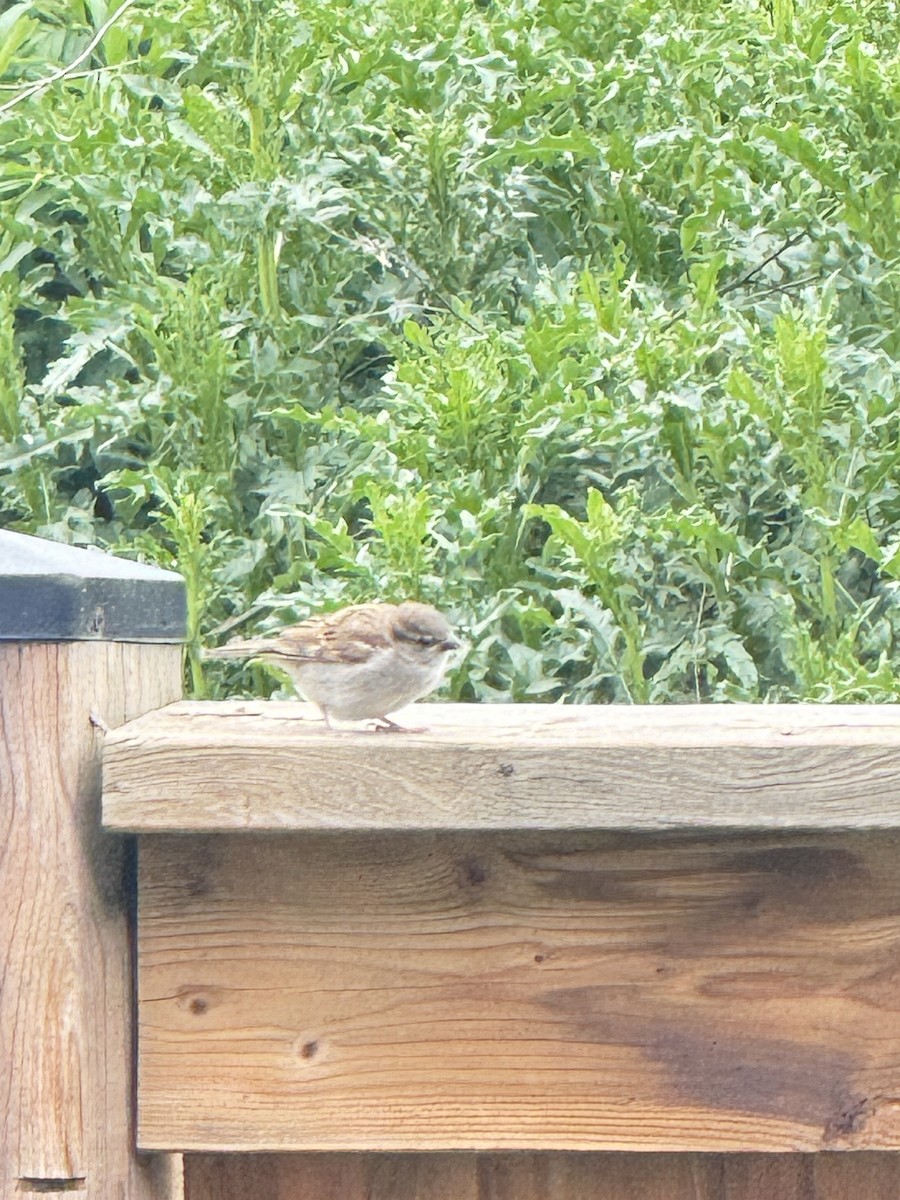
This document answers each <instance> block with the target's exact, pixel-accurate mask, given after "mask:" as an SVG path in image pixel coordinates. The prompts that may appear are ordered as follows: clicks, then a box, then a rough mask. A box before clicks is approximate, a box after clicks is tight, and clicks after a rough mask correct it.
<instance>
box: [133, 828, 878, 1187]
mask: <svg viewBox="0 0 900 1200" xmlns="http://www.w3.org/2000/svg"><path fill="white" fill-rule="evenodd" d="M898 855H900V833H896V832H895V833H877V834H873V833H868V834H865V833H856V834H833V833H832V834H822V833H816V834H799V833H790V834H788V833H769V834H761V833H756V834H750V833H745V834H743V835H741V836H740V837H737V836H735V835H733V834H731V835H727V836H726V835H709V834H707V835H701V834H697V833H692V834H690V835H688V834H674V833H668V834H653V835H649V834H624V833H609V832H596V831H595V832H572V831H569V832H552V833H550V832H536V831H525V832H515V833H513V832H493V833H488V832H480V833H474V834H473V833H469V834H463V833H409V834H403V835H397V834H396V833H393V834H375V833H359V834H352V835H351V834H340V835H336V834H329V833H319V834H307V835H299V834H290V833H284V834H281V835H278V836H274V835H269V834H258V833H257V834H251V833H246V832H244V833H241V834H231V835H209V836H204V837H201V836H195V837H181V836H171V835H154V836H147V837H144V838H142V839H141V843H140V919H139V959H140V964H139V985H140V1000H139V1028H140V1046H139V1123H138V1139H139V1145H141V1146H143V1147H145V1148H148V1149H150V1148H162V1149H184V1150H192V1149H197V1150H343V1149H353V1150H376V1149H377V1150H388V1151H391V1150H397V1151H399V1150H447V1149H458V1150H493V1149H510V1150H513V1149H518V1148H521V1149H528V1150H613V1149H615V1150H654V1151H665V1150H693V1151H737V1150H741V1151H746V1150H757V1151H811V1150H819V1149H888V1148H896V1147H900V887H898V865H897V864H898ZM301 1194H302V1193H301ZM351 1194H352V1193H351ZM428 1194H429V1195H431V1193H428ZM501 1194H502V1193H501ZM561 1194H563V1195H565V1194H566V1193H565V1192H563V1193H561ZM700 1194H701V1195H702V1194H703V1193H700ZM823 1194H825V1193H823ZM836 1194H838V1195H841V1193H840V1192H838V1193H836Z"/></svg>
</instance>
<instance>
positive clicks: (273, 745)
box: [103, 702, 900, 832]
mask: <svg viewBox="0 0 900 1200" xmlns="http://www.w3.org/2000/svg"><path fill="white" fill-rule="evenodd" d="M410 717H411V721H412V723H423V724H427V725H428V726H429V728H430V731H429V732H428V733H419V734H407V735H399V734H390V735H388V734H385V735H379V734H374V733H365V732H340V733H330V732H328V731H327V730H325V729H324V728H323V726H322V724H321V721H318V720H316V719H315V714H314V711H313V710H312V709H310V708H309V707H308V706H306V705H302V704H299V703H297V704H295V703H265V702H244V703H219V704H215V703H188V702H184V703H179V704H174V705H170V706H169V707H168V708H165V709H163V710H161V711H158V712H155V713H150V714H148V715H147V716H145V717H141V718H140V719H138V720H137V721H133V722H131V723H130V724H128V725H126V726H125V727H123V728H122V729H117V730H115V731H114V732H113V733H112V734H111V735H110V737H109V738H108V739H107V745H106V749H105V757H104V799H103V811H104V820H105V822H106V824H107V825H108V826H109V827H110V828H113V829H120V830H135V831H138V832H145V831H152V830H156V831H161V830H171V831H191V830H193V831H210V830H236V829H257V830H266V829H272V830H275V829H278V830H290V829H294V830H324V829H331V830H365V829H395V830H415V829H434V830H437V829H448V830H451V829H485V830H489V829H618V828H622V829H646V830H662V829H696V828H722V829H735V830H737V829H790V828H805V829H822V830H826V829H842V828H891V827H897V826H898V825H900V801H898V797H900V752H898V751H900V707H895V706H889V705H854V706H849V705H848V706H837V705H828V706H826V705H821V706H817V705H708V706H694V705H673V706H653V707H626V706H579V707H575V706H570V707H560V706H556V705H446V704H444V705H441V704H434V705H420V706H417V707H416V708H415V709H414V710H412V712H411V714H410Z"/></svg>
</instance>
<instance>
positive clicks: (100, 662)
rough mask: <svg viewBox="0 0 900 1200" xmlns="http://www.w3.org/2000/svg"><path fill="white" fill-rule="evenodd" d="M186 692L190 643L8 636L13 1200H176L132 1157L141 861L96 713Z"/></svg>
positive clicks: (2, 761)
mask: <svg viewBox="0 0 900 1200" xmlns="http://www.w3.org/2000/svg"><path fill="white" fill-rule="evenodd" d="M25 540H26V541H30V540H32V539H25ZM63 550H64V551H68V550H69V547H63ZM63 613H65V610H63ZM14 615H15V616H16V619H20V618H19V616H18V614H14ZM151 616H152V613H151ZM180 692H181V647H180V646H178V645H148V644H139V643H135V644H132V643H126V642H104V641H94V642H13V641H2V640H0V814H2V816H0V1196H2V1197H3V1198H4V1200H6V1198H7V1197H8V1198H9V1200H13V1198H15V1197H19V1196H22V1195H25V1194H26V1193H38V1192H50V1191H53V1192H54V1194H56V1193H59V1192H63V1191H66V1192H68V1191H72V1192H77V1194H78V1195H79V1196H81V1197H83V1198H87V1197H91V1198H93V1197H97V1198H101V1197H107V1196H109V1197H112V1196H115V1197H117V1198H118V1200H126V1198H127V1200H162V1197H164V1196H165V1197H172V1198H174V1197H175V1196H176V1195H177V1194H178V1192H177V1190H176V1186H175V1183H174V1181H171V1180H170V1178H169V1176H170V1167H171V1164H168V1163H167V1162H165V1161H164V1160H160V1159H157V1158H147V1157H142V1158H140V1159H136V1158H135V1157H134V1154H133V1130H132V1123H133V1111H132V1096H133V1087H132V1063H131V1059H132V1048H133V1047H132V1036H131V1035H132V1009H131V999H132V991H131V989H132V964H131V961H130V955H129V948H130V933H131V930H130V917H129V911H128V908H129V901H130V898H131V891H132V889H133V886H134V879H133V874H132V868H133V858H132V857H131V856H130V854H129V851H128V848H127V846H126V845H125V839H123V838H119V837H114V836H112V835H110V834H108V833H105V832H104V831H103V830H102V829H101V828H100V747H101V744H102V741H103V734H102V732H101V730H100V728H98V727H97V725H95V724H92V714H96V716H98V717H99V718H100V719H101V720H103V721H105V722H107V723H108V724H110V725H114V724H117V723H119V722H121V721H125V720H130V719H132V718H133V717H135V716H136V715H137V714H138V713H141V712H143V711H144V710H145V709H146V708H147V707H149V706H152V705H158V704H164V703H167V702H168V701H169V700H171V698H172V697H173V696H177V695H179V694H180Z"/></svg>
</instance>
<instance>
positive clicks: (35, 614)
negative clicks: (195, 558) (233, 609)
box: [0, 530, 187, 642]
mask: <svg viewBox="0 0 900 1200" xmlns="http://www.w3.org/2000/svg"><path fill="white" fill-rule="evenodd" d="M186 611H187V605H186V593H185V587H184V580H183V579H182V578H181V576H180V575H176V574H175V572H174V571H162V570H160V569H159V568H158V567H147V566H144V564H143V563H136V562H131V561H130V560H128V559H125V558H115V557H114V556H113V555H111V554H104V553H102V552H100V551H98V550H81V549H78V548H77V547H75V546H66V545H64V544H63V543H62V542H50V541H47V540H45V539H44V538H36V537H28V536H27V535H25V534H24V533H12V532H10V531H9V530H0V640H2V641H16V642H59V641H65V642H69V641H79V642H80V641H100V642H181V641H183V640H184V635H185V628H186Z"/></svg>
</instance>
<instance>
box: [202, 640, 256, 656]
mask: <svg viewBox="0 0 900 1200" xmlns="http://www.w3.org/2000/svg"><path fill="white" fill-rule="evenodd" d="M271 649H272V643H271V641H270V640H269V639H268V638H232V639H231V641H230V642H226V643H225V645H224V646H206V647H204V650H203V658H204V659H206V658H256V656H257V655H259V654H265V653H266V651H268V650H271Z"/></svg>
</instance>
